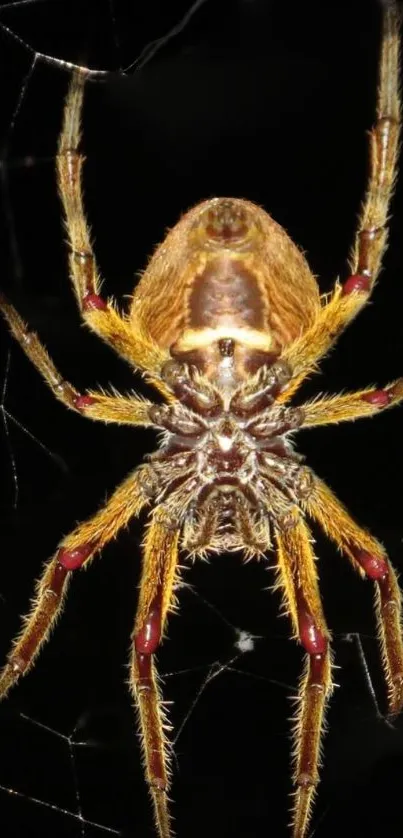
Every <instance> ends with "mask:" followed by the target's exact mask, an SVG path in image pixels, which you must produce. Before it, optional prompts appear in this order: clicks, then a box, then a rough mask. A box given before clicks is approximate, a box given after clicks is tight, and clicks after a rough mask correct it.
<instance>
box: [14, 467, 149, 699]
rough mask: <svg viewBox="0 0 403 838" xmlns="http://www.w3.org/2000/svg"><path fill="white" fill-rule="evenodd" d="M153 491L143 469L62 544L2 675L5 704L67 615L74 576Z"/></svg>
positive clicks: (41, 582) (41, 584) (47, 571)
mask: <svg viewBox="0 0 403 838" xmlns="http://www.w3.org/2000/svg"><path fill="white" fill-rule="evenodd" d="M151 487H152V475H151V470H150V469H149V467H147V466H143V467H141V468H139V469H138V470H137V471H136V472H135V473H134V474H131V475H130V476H129V477H128V478H127V480H125V482H124V483H122V485H121V486H119V488H118V489H117V490H116V491H115V492H114V494H113V495H112V497H111V498H110V499H109V501H108V503H107V504H106V506H105V507H103V508H102V509H100V510H99V512H97V513H96V514H95V515H94V516H93V517H92V518H90V519H89V520H88V521H85V522H84V523H82V524H79V526H78V527H77V528H76V529H75V530H74V531H73V532H72V533H71V534H70V535H68V536H67V537H66V538H65V539H64V540H63V541H62V543H61V545H60V547H59V550H58V551H57V553H56V555H55V556H54V557H53V558H52V559H51V560H50V562H48V564H47V565H46V566H45V570H44V572H43V575H42V577H41V578H40V580H39V581H38V585H37V591H36V596H35V598H34V600H33V602H32V608H31V611H30V613H29V614H28V615H27V616H26V617H25V618H24V622H23V627H22V630H21V632H20V634H19V636H18V637H17V639H16V640H15V642H14V643H13V646H12V649H11V652H10V654H9V656H8V663H7V664H6V666H5V667H4V669H3V671H2V672H1V674H0V699H1V698H4V696H5V695H6V694H7V692H8V690H9V689H10V688H11V687H12V686H13V685H14V684H15V683H16V681H17V680H18V678H19V677H20V675H25V673H26V672H28V670H29V669H30V667H31V666H32V665H33V663H34V661H35V659H36V657H37V655H38V654H39V651H40V649H41V648H42V646H43V644H44V643H45V641H46V640H47V639H48V637H49V635H50V632H51V630H52V628H53V626H54V624H55V622H56V619H57V617H58V616H59V615H60V613H61V611H62V608H63V603H64V598H65V595H66V592H67V587H68V584H69V581H70V578H71V573H72V571H73V570H76V569H78V568H80V567H84V566H87V565H88V564H89V562H90V561H91V559H92V558H93V557H94V555H95V553H96V552H98V551H99V550H100V549H101V548H102V547H103V546H104V545H105V544H106V543H107V542H108V541H110V540H111V539H112V538H114V537H115V536H116V535H117V533H118V531H119V530H120V529H121V528H122V527H123V526H125V525H126V524H128V522H129V521H130V519H131V518H132V517H133V516H134V515H137V514H138V513H139V512H140V510H141V508H142V507H143V506H144V505H145V504H146V503H147V502H148V500H149V496H150V492H151Z"/></svg>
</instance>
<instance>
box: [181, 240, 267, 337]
mask: <svg viewBox="0 0 403 838" xmlns="http://www.w3.org/2000/svg"><path fill="white" fill-rule="evenodd" d="M188 305H189V309H188V310H189V315H190V317H189V322H188V327H189V328H191V329H196V328H199V329H200V328H209V329H215V328H217V327H219V326H224V325H225V326H232V327H234V326H236V327H239V328H241V327H242V326H248V327H249V328H252V329H264V327H265V306H264V300H263V298H262V294H261V292H260V288H259V285H258V280H257V277H256V276H255V275H254V274H253V273H252V272H251V271H248V270H247V268H245V266H244V264H243V262H242V261H241V260H238V259H230V258H228V257H223V256H220V257H217V258H216V259H212V260H211V261H209V263H208V265H207V267H206V268H205V270H204V271H203V273H201V274H199V276H197V277H196V278H195V280H194V283H193V286H192V289H191V292H190V295H189V301H188Z"/></svg>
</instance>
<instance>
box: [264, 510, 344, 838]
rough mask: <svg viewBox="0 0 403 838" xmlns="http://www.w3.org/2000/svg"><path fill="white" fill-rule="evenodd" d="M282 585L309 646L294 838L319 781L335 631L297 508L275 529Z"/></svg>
mask: <svg viewBox="0 0 403 838" xmlns="http://www.w3.org/2000/svg"><path fill="white" fill-rule="evenodd" d="M275 537H276V542H277V557H278V587H280V588H282V589H283V594H284V605H285V608H286V610H287V611H288V612H289V614H290V617H291V620H292V625H293V629H294V635H295V637H297V638H298V639H299V641H300V643H301V645H302V646H303V648H304V649H305V651H306V653H307V656H306V664H305V669H304V672H303V675H302V679H301V682H300V688H299V695H298V711H297V715H296V718H295V730H294V753H293V758H294V785H295V793H294V796H293V805H292V827H293V832H292V834H293V838H304V836H305V835H306V832H307V829H308V826H309V820H310V813H311V808H312V802H313V797H314V794H315V790H316V787H317V784H318V782H319V773H318V767H319V763H320V746H321V739H322V735H323V723H324V712H325V708H326V703H327V701H328V699H329V697H330V695H331V692H332V678H331V654H330V648H329V640H330V635H329V631H328V629H327V626H326V622H325V618H324V615H323V611H322V605H321V600H320V593H319V588H318V581H317V574H316V567H315V556H314V553H313V550H312V543H311V542H312V539H311V535H310V531H309V529H308V527H307V525H306V524H305V522H304V521H303V519H302V517H300V514H299V512H297V511H296V512H295V513H294V516H293V520H290V518H289V517H288V519H287V522H286V524H285V525H284V527H283V528H280V527H279V526H278V527H276V529H275Z"/></svg>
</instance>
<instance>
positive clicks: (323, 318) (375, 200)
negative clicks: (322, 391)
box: [280, 0, 401, 401]
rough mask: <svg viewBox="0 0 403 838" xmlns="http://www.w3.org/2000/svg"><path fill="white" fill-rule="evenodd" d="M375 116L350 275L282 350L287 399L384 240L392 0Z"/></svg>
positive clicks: (324, 347) (359, 288)
mask: <svg viewBox="0 0 403 838" xmlns="http://www.w3.org/2000/svg"><path fill="white" fill-rule="evenodd" d="M383 7H384V12H383V34H382V46H381V58H380V72H379V86H378V101H377V111H376V121H375V124H374V127H373V128H372V131H371V132H370V171H369V182H368V188H367V194H366V196H365V200H364V203H363V207H362V211H361V215H360V218H359V222H358V230H357V233H356V236H355V242H354V247H353V254H352V258H351V262H350V269H351V276H350V277H349V278H348V279H347V280H346V282H345V283H344V284H343V285H340V283H337V284H336V287H335V290H334V292H333V294H332V295H331V297H330V300H329V301H326V303H325V305H324V306H323V308H322V311H321V313H320V314H319V317H318V318H317V320H316V321H315V323H314V324H313V325H312V326H311V328H310V329H308V330H307V331H306V332H305V333H304V334H303V335H301V337H300V338H298V340H296V341H294V343H292V344H291V345H290V346H289V347H287V349H286V350H285V352H284V353H283V355H282V359H283V360H284V361H286V362H287V363H288V364H289V365H290V367H291V369H292V370H293V379H292V381H291V382H290V384H289V385H288V387H287V389H286V390H285V391H284V393H283V394H282V395H281V396H280V400H281V401H287V400H288V399H289V398H290V396H291V395H292V394H293V393H294V392H295V391H296V390H297V388H298V387H299V385H300V384H301V382H302V381H303V380H304V378H306V376H307V375H309V374H310V373H311V372H312V371H313V370H315V368H316V365H317V363H318V361H319V360H320V358H321V357H323V355H325V354H326V352H327V351H328V350H329V348H330V347H331V346H332V344H333V343H334V342H335V340H336V339H337V338H338V336H339V334H340V333H341V332H342V330H343V329H344V328H345V326H347V324H348V323H350V321H351V320H352V319H353V318H354V317H355V316H356V315H357V314H358V313H359V311H360V310H361V309H362V308H363V306H364V305H365V304H366V303H367V301H368V298H369V296H370V294H371V292H372V289H373V287H374V284H375V280H376V278H377V276H378V274H379V271H380V269H381V265H382V256H383V254H384V252H385V249H386V245H387V224H388V216H389V205H390V201H391V198H392V195H393V188H394V183H395V178H396V170H397V155H398V148H399V131H400V119H401V118H400V99H399V40H400V39H399V14H398V11H397V7H396V3H395V2H393V0H390V2H385V3H384V4H383Z"/></svg>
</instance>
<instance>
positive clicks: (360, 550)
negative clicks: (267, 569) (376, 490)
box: [304, 476, 403, 716]
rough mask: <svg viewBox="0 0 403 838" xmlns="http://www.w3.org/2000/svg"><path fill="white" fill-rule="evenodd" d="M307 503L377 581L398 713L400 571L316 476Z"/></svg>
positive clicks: (402, 647) (402, 679) (401, 694)
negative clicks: (397, 572)
mask: <svg viewBox="0 0 403 838" xmlns="http://www.w3.org/2000/svg"><path fill="white" fill-rule="evenodd" d="M304 507H305V509H306V511H307V512H308V514H309V515H310V516H311V517H312V518H314V519H315V520H316V521H317V522H318V524H319V525H320V526H321V527H322V529H323V530H324V532H325V533H326V535H328V536H329V538H331V539H332V540H333V541H334V542H335V543H336V544H337V546H338V547H339V548H340V550H342V551H343V553H345V554H346V555H347V556H348V558H349V559H350V561H351V563H352V565H353V567H354V568H355V569H356V570H358V571H359V572H360V573H361V575H362V576H366V577H367V578H368V579H372V580H374V582H375V613H376V619H377V628H378V638H379V643H380V647H381V654H382V663H383V668H384V672H385V678H386V682H387V685H388V709H389V713H390V715H391V716H395V715H396V714H397V713H400V712H401V710H402V709H403V639H402V595H401V592H400V590H399V585H398V581H397V576H396V573H395V571H394V570H393V567H392V565H391V564H390V562H389V560H388V558H387V556H386V553H385V550H384V548H383V547H382V545H381V544H379V542H378V541H377V540H376V539H375V538H373V537H372V536H371V535H370V534H369V532H367V531H366V530H364V529H362V528H361V527H359V526H358V525H357V524H356V523H355V521H353V519H352V518H351V517H350V515H349V514H348V512H347V510H346V509H345V508H344V506H343V505H342V504H341V503H340V501H339V500H337V498H336V497H335V495H334V494H333V492H331V491H330V489H329V488H328V486H326V484H325V483H324V482H323V481H322V480H319V478H318V477H316V476H315V480H314V486H313V491H312V492H311V495H310V497H309V498H308V500H307V501H306V502H305V503H304Z"/></svg>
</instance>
